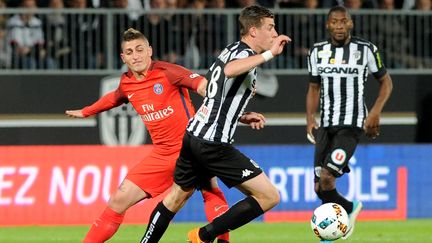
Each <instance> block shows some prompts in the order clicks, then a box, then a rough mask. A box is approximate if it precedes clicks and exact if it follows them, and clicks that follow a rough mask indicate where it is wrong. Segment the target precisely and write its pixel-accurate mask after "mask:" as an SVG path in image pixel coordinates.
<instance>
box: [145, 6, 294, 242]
mask: <svg viewBox="0 0 432 243" xmlns="http://www.w3.org/2000/svg"><path fill="white" fill-rule="evenodd" d="M239 22H240V35H241V41H238V42H235V43H232V44H230V45H228V46H227V47H226V48H225V49H224V50H223V51H222V53H221V54H220V55H219V57H218V58H217V60H216V61H215V63H213V65H212V66H211V67H210V70H209V72H208V73H207V75H206V78H207V80H208V84H207V92H206V96H205V99H204V101H203V104H202V105H201V107H200V108H199V109H198V111H197V114H196V115H195V116H194V118H193V119H191V121H190V122H189V124H188V127H187V131H186V134H185V136H184V139H183V145H182V150H181V152H180V157H179V159H178V160H177V164H176V170H175V173H174V181H175V183H174V185H173V187H172V191H171V192H170V193H169V194H168V195H167V196H166V197H165V198H164V200H163V201H162V202H161V203H159V204H158V206H157V207H156V208H155V210H153V213H152V217H151V220H150V222H151V223H150V224H149V226H148V228H147V231H146V233H145V234H144V237H143V239H142V240H141V242H142V243H143V242H158V240H159V239H160V238H161V237H162V234H163V233H164V232H165V230H166V228H167V227H168V224H169V222H170V220H171V219H172V218H173V217H174V215H175V213H176V212H178V210H180V208H181V207H182V206H183V205H184V203H186V200H187V199H188V198H189V197H190V196H191V195H192V193H193V192H194V190H195V188H197V187H201V188H206V187H207V185H206V182H207V181H208V178H211V177H213V176H217V177H218V178H219V179H221V180H222V182H223V183H224V184H226V185H227V186H228V187H234V186H235V187H237V188H238V189H239V190H240V191H242V192H243V193H244V194H245V195H246V196H247V197H246V198H245V199H243V200H241V201H239V202H237V203H236V204H235V205H233V206H232V207H231V208H230V209H229V210H228V211H227V212H225V213H224V214H222V215H221V216H219V217H217V218H215V219H214V220H213V222H212V223H210V224H208V225H206V226H204V227H201V228H196V229H193V230H191V231H190V232H189V233H188V239H189V241H190V242H192V243H199V242H212V241H213V240H214V238H215V237H216V236H217V235H219V234H222V233H225V232H228V231H229V230H234V229H236V228H238V227H240V226H242V225H244V224H246V223H248V222H249V221H251V220H253V219H254V218H256V217H258V216H260V215H262V214H263V213H264V212H265V211H267V210H270V209H271V208H272V207H274V206H275V205H276V204H277V203H278V202H279V193H278V191H277V189H276V188H275V187H274V186H273V185H272V184H271V182H270V180H269V179H268V177H267V176H266V175H265V174H264V173H262V170H261V168H259V166H258V165H257V164H256V163H255V162H254V161H253V160H251V159H249V158H248V157H246V156H245V155H244V154H242V153H241V152H240V151H238V150H237V149H235V148H234V146H232V144H231V143H232V142H233V135H234V131H235V129H236V127H237V124H238V122H239V121H240V122H242V123H245V124H250V125H251V126H252V128H257V129H260V128H262V127H263V126H264V117H263V116H262V115H261V114H257V113H244V112H243V111H244V109H245V107H246V105H247V103H248V101H249V99H250V98H251V97H252V96H253V93H254V89H255V85H256V67H257V66H258V65H260V64H262V63H264V62H266V61H268V60H270V59H272V58H273V56H276V55H279V54H280V53H281V52H282V51H283V48H284V46H285V44H286V43H288V42H290V41H291V40H290V39H289V37H288V36H285V35H279V36H278V34H277V32H276V30H275V23H274V15H273V13H272V12H271V11H269V10H268V9H266V8H263V7H260V6H250V7H247V8H244V9H243V10H242V11H241V13H240V17H239ZM257 53H260V54H258V55H257Z"/></svg>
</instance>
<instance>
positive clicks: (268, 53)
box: [261, 50, 274, 62]
mask: <svg viewBox="0 0 432 243" xmlns="http://www.w3.org/2000/svg"><path fill="white" fill-rule="evenodd" d="M261 56H262V57H263V58H264V61H266V62H267V61H269V60H271V59H272V58H273V57H274V56H273V54H272V52H271V51H270V50H267V51H265V52H263V53H261Z"/></svg>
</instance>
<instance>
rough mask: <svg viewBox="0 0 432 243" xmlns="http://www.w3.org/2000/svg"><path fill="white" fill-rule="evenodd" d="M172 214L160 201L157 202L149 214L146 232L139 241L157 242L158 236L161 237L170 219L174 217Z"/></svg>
mask: <svg viewBox="0 0 432 243" xmlns="http://www.w3.org/2000/svg"><path fill="white" fill-rule="evenodd" d="M174 215H175V213H173V212H171V211H170V210H169V209H168V208H166V207H165V205H164V204H163V203H162V202H160V203H158V205H156V208H155V209H154V210H153V212H152V214H151V215H150V219H149V223H148V225H147V229H146V232H145V233H144V236H143V238H142V239H141V241H140V242H141V243H144V242H146V243H157V242H159V240H160V238H162V235H163V234H164V233H165V230H166V229H167V228H168V225H169V223H170V221H171V220H172V219H173V218H174Z"/></svg>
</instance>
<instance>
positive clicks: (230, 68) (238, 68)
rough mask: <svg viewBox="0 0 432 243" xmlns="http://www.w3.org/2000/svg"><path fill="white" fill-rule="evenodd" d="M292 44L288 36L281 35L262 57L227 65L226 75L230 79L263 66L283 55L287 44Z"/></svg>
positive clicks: (254, 56) (253, 57)
mask: <svg viewBox="0 0 432 243" xmlns="http://www.w3.org/2000/svg"><path fill="white" fill-rule="evenodd" d="M289 42H291V39H290V38H289V37H288V36H286V35H279V36H278V37H276V38H275V39H274V42H273V46H272V47H271V48H270V50H267V51H265V52H263V53H261V54H260V55H253V56H250V57H246V58H241V59H237V60H234V61H231V62H229V63H227V65H226V66H225V68H224V74H225V76H226V77H228V78H232V77H237V76H239V75H241V74H243V73H245V72H247V71H249V70H251V69H252V68H254V67H256V66H258V65H261V64H263V63H265V62H267V61H269V60H271V59H272V58H273V57H275V56H277V55H279V54H281V53H282V51H283V48H284V46H285V44H287V43H289Z"/></svg>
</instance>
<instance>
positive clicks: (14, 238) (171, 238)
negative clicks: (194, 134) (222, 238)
mask: <svg viewBox="0 0 432 243" xmlns="http://www.w3.org/2000/svg"><path fill="white" fill-rule="evenodd" d="M200 225H202V223H173V224H171V225H170V227H169V228H168V230H167V232H166V233H165V235H164V237H163V238H162V240H161V243H168V242H180V243H181V242H184V243H186V234H187V232H188V231H189V230H190V229H192V228H193V227H196V226H200ZM87 229H88V226H68V227H65V226H57V227H54V226H53V227H42V226H32V227H1V228H0V242H1V243H12V242H17V243H25V242H62V243H66V242H81V240H82V238H83V236H84V235H85V233H86V232H87ZM144 230H145V225H123V226H122V227H121V228H120V229H119V231H118V232H117V234H116V235H115V236H114V237H113V238H112V239H111V240H110V241H109V242H110V243H120V242H124V243H126V242H128V243H129V242H138V241H139V239H140V238H141V236H142V234H143V233H144ZM231 242H233V243H246V242H247V243H255V242H256V243H273V242H281V243H282V242H296V243H297V242H318V239H317V238H316V237H315V236H314V235H313V233H312V230H311V229H310V225H309V223H308V222H306V223H251V224H247V225H246V226H244V227H242V228H240V229H237V230H235V231H233V232H232V233H231ZM338 242H340V243H342V242H346V243H349V242H362V243H364V242H392V243H398V242H413V243H414V242H415V243H427V242H431V243H432V219H415V220H407V221H385V222H382V221H380V222H358V223H357V224H356V230H355V232H354V234H353V235H352V236H351V238H349V239H348V240H346V241H342V240H339V241H338Z"/></svg>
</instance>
